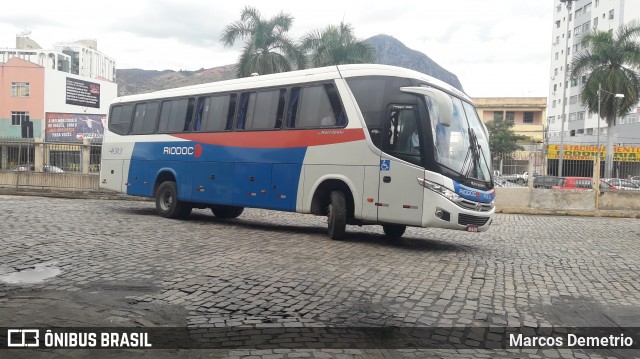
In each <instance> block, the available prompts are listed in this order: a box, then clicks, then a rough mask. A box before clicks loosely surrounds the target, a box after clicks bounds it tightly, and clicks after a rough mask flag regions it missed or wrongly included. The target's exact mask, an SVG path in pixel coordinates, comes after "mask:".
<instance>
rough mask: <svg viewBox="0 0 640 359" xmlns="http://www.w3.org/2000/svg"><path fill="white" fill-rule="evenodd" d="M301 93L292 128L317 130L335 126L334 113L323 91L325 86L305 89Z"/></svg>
mask: <svg viewBox="0 0 640 359" xmlns="http://www.w3.org/2000/svg"><path fill="white" fill-rule="evenodd" d="M330 86H332V85H330ZM301 93H302V94H301V95H300V96H299V97H300V100H299V106H298V109H297V113H296V118H295V122H294V126H293V127H295V128H318V127H335V126H336V125H337V120H336V113H335V112H334V108H333V106H332V103H331V101H330V100H329V96H328V95H327V92H326V91H325V86H323V85H316V86H311V87H305V88H303V89H302V90H301ZM338 102H339V101H338ZM340 107H341V106H340ZM340 112H342V111H340Z"/></svg>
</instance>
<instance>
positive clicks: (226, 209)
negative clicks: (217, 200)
mask: <svg viewBox="0 0 640 359" xmlns="http://www.w3.org/2000/svg"><path fill="white" fill-rule="evenodd" d="M242 211H244V207H235V206H212V207H211V212H212V213H213V215H214V216H216V217H217V218H236V217H238V216H239V215H241V214H242Z"/></svg>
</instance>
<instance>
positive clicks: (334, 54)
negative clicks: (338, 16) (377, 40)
mask: <svg viewBox="0 0 640 359" xmlns="http://www.w3.org/2000/svg"><path fill="white" fill-rule="evenodd" d="M302 50H304V51H305V52H306V51H310V52H311V62H312V64H313V66H315V67H320V66H330V65H340V64H362V63H367V62H374V61H375V52H374V49H373V47H372V46H371V45H369V44H367V43H366V42H365V41H360V40H358V39H357V38H356V37H355V36H354V34H353V27H351V25H349V24H345V23H343V22H341V23H340V25H339V26H335V25H329V26H327V27H326V28H325V29H324V30H315V31H311V32H309V33H308V34H307V35H305V36H304V37H303V38H302Z"/></svg>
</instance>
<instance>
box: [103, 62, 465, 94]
mask: <svg viewBox="0 0 640 359" xmlns="http://www.w3.org/2000/svg"><path fill="white" fill-rule="evenodd" d="M358 76H394V77H408V78H414V79H417V80H420V81H424V82H425V83H427V84H428V85H430V86H433V87H437V88H439V89H441V90H443V91H445V92H448V93H449V94H451V95H454V96H457V97H461V98H463V99H465V100H466V101H469V102H471V99H470V98H469V97H468V96H467V95H466V94H464V93H463V92H461V91H460V90H458V89H456V88H455V87H453V86H451V85H449V84H447V83H445V82H443V81H440V80H438V79H435V78H433V77H431V76H429V75H425V74H423V73H421V72H418V71H414V70H410V69H406V68H402V67H397V66H389V65H377V64H354V65H338V66H327V67H318V68H313V69H305V70H297V71H288V72H281V73H277V74H269V75H258V76H250V77H244V78H238V79H232V80H224V81H216V82H209V83H204V84H199V85H192V86H185V87H177V88H172V89H166V90H161V91H155V92H150V93H144V94H136V95H128V96H122V97H118V98H116V99H115V100H114V101H113V103H120V102H133V101H144V100H153V99H159V98H166V97H181V96H189V95H200V94H207V93H215V92H227V91H237V90H244V89H254V88H261V87H272V86H282V85H288V84H292V83H307V82H318V81H326V80H333V79H339V78H349V77H358Z"/></svg>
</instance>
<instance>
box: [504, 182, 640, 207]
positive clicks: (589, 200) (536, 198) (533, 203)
mask: <svg viewBox="0 0 640 359" xmlns="http://www.w3.org/2000/svg"><path fill="white" fill-rule="evenodd" d="M595 196H596V192H595V191H593V190H553V189H539V188H533V189H531V188H525V187H522V188H517V187H513V188H512V187H498V188H496V209H497V210H498V211H504V210H508V211H510V210H530V209H533V210H536V209H539V210H548V211H593V210H595V209H596V198H595ZM598 209H599V210H624V211H639V212H640V191H622V190H620V191H607V192H604V193H602V194H600V198H599V206H598Z"/></svg>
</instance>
